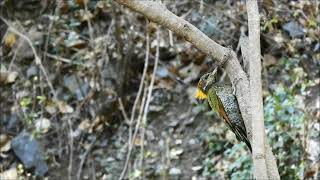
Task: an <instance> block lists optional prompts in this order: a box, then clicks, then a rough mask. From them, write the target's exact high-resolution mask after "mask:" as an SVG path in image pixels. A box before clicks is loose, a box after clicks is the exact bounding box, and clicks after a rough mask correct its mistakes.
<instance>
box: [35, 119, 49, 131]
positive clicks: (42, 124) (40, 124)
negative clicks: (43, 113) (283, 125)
mask: <svg viewBox="0 0 320 180" xmlns="http://www.w3.org/2000/svg"><path fill="white" fill-rule="evenodd" d="M50 126H51V122H50V120H49V119H47V118H40V119H37V120H36V121H35V127H36V130H37V131H38V132H40V133H47V132H48V131H49V128H50Z"/></svg>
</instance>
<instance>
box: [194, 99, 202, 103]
mask: <svg viewBox="0 0 320 180" xmlns="http://www.w3.org/2000/svg"><path fill="white" fill-rule="evenodd" d="M196 100H197V103H198V104H202V103H203V101H204V99H196Z"/></svg>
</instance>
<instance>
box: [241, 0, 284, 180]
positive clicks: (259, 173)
mask: <svg viewBox="0 0 320 180" xmlns="http://www.w3.org/2000/svg"><path fill="white" fill-rule="evenodd" d="M247 13H248V27H249V42H248V45H249V49H250V50H251V53H250V54H248V60H249V79H250V80H249V81H250V94H251V112H252V122H251V123H252V135H253V136H252V149H253V151H252V154H253V158H252V159H253V167H254V176H255V178H256V179H261V180H264V179H280V178H279V173H278V170H277V168H276V167H277V165H276V163H272V162H273V160H274V159H275V158H274V156H273V154H272V151H271V149H270V148H269V146H266V139H267V138H266V135H265V127H264V116H263V99H262V82H261V59H260V57H261V52H260V15H259V11H258V3H257V1H256V0H247ZM267 149H268V153H270V154H268V156H269V158H267V155H266V150H267ZM274 167H275V168H274Z"/></svg>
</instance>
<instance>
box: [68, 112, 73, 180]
mask: <svg viewBox="0 0 320 180" xmlns="http://www.w3.org/2000/svg"><path fill="white" fill-rule="evenodd" d="M68 125H69V145H70V155H69V166H68V179H69V180H72V164H73V162H72V161H73V135H72V132H73V130H72V123H71V120H70V118H68Z"/></svg>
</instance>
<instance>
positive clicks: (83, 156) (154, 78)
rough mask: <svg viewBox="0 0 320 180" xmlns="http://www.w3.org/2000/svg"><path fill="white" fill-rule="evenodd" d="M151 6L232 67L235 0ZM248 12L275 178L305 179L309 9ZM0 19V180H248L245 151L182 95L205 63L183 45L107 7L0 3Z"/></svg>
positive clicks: (313, 106) (313, 33) (313, 28)
mask: <svg viewBox="0 0 320 180" xmlns="http://www.w3.org/2000/svg"><path fill="white" fill-rule="evenodd" d="M163 3H165V4H166V6H167V8H168V9H169V10H170V11H172V12H173V13H175V14H176V15H178V16H180V17H182V18H184V19H185V20H187V21H189V22H190V23H192V24H193V25H195V26H196V27H197V28H199V29H200V30H201V31H202V32H204V33H205V34H206V35H207V36H209V37H210V38H212V39H214V40H215V41H217V42H218V43H219V44H221V45H223V46H230V47H232V49H233V50H235V51H236V52H237V54H238V57H239V60H240V61H241V63H242V58H241V50H240V47H239V38H240V35H241V34H246V33H247V13H246V6H245V1H232V0H221V1H216V0H194V1H186V0H184V1H183V0H181V1H169V0H165V1H164V2H163ZM259 8H260V13H261V48H262V49H261V52H262V62H263V63H262V64H263V72H262V78H263V79H262V80H263V99H264V113H265V114H264V115H265V126H266V132H267V135H268V141H269V142H270V144H271V147H272V149H273V152H274V154H275V156H276V158H277V163H278V168H279V172H280V176H281V178H282V179H290V180H291V179H319V178H320V175H319V159H320V158H319V154H320V149H319V147H320V142H319V138H320V135H319V132H320V122H319V119H320V111H319V110H320V78H319V73H320V72H319V71H320V60H319V59H320V53H319V52H320V51H319V50H320V43H319V38H320V36H319V20H320V16H319V12H318V11H319V2H318V1H316V0H308V1H307V0H306V1H304V0H301V1H290V0H281V1H272V0H263V1H259ZM0 10H1V13H0V15H1V20H0V30H1V34H0V36H1V49H0V58H1V61H0V65H1V69H0V73H1V74H0V75H1V76H0V107H1V108H0V123H1V127H0V131H1V134H0V140H1V141H0V142H1V143H0V177H1V178H0V179H18V178H21V177H22V178H23V177H24V178H32V177H36V176H40V177H41V176H42V177H46V178H48V179H118V178H119V177H120V176H122V177H124V178H126V179H141V177H143V176H144V177H145V178H146V179H209V178H212V179H250V178H252V173H251V171H252V163H251V158H250V154H249V153H248V152H247V151H246V148H245V145H244V144H243V143H239V142H237V140H236V138H235V136H234V135H233V133H232V132H231V131H228V129H227V127H226V126H225V124H224V123H223V121H222V120H221V119H219V118H218V116H217V115H216V114H215V113H214V112H211V111H210V109H209V108H208V105H207V103H204V104H197V103H196V102H195V99H194V97H193V95H194V91H195V87H196V84H197V81H198V80H199V77H200V76H201V75H202V74H204V73H205V72H208V71H210V70H212V67H215V66H216V64H215V61H214V60H212V59H211V58H210V57H208V56H206V55H205V54H204V53H202V52H199V51H198V50H197V49H195V48H194V47H192V45H191V44H190V43H188V42H186V41H185V40H184V39H183V37H179V36H177V35H175V34H173V33H172V32H171V31H169V30H168V29H165V28H163V27H161V26H157V25H156V24H154V23H152V22H149V21H148V20H147V19H146V18H145V17H144V16H142V15H140V14H138V13H134V12H132V11H131V10H129V9H127V8H124V7H122V6H119V5H118V4H117V3H115V2H113V1H110V0H105V1H102V0H101V1H94V0H90V1H89V0H70V1H52V0H41V1H38V0H25V1H20V0H1V1H0ZM158 42H159V43H158ZM147 44H149V46H150V48H147ZM157 52H159V58H157ZM146 55H148V56H147V57H148V58H146ZM218 75H219V79H220V81H225V82H229V80H228V77H227V75H226V73H225V72H224V70H223V68H221V69H219V70H218ZM125 172H126V173H125Z"/></svg>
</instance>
